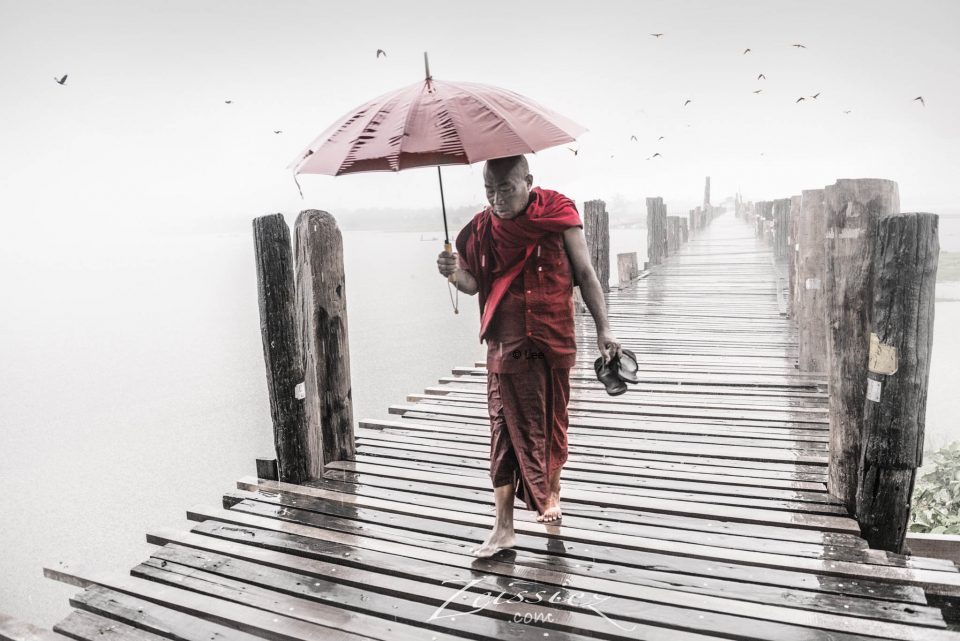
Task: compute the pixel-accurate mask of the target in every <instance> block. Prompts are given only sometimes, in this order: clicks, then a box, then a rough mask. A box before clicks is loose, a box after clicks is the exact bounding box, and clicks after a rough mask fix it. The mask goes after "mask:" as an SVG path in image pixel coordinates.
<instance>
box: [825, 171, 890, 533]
mask: <svg viewBox="0 0 960 641" xmlns="http://www.w3.org/2000/svg"><path fill="white" fill-rule="evenodd" d="M824 206H825V209H826V218H827V230H826V236H825V237H826V246H825V256H826V272H825V273H826V279H825V280H826V290H827V291H826V294H827V314H828V316H827V318H828V319H829V331H828V340H827V350H828V354H829V357H828V358H829V363H830V367H829V372H830V456H829V460H830V464H829V478H828V485H827V489H828V491H829V492H830V493H831V494H833V495H834V496H836V497H837V498H839V499H840V500H841V501H843V503H844V504H845V505H846V507H847V509H848V510H849V511H850V513H851V514H853V513H855V510H856V496H857V465H858V464H859V459H860V432H861V430H862V428H863V403H864V400H865V399H866V391H867V382H866V367H867V348H868V346H869V337H870V330H869V325H870V305H871V302H872V287H873V255H874V246H875V244H876V238H877V221H878V220H879V219H880V216H883V215H885V214H890V213H894V212H896V211H898V210H899V209H900V195H899V191H898V189H897V183H895V182H893V181H892V180H878V179H872V178H865V179H860V180H851V179H841V180H838V181H837V182H836V184H834V185H829V186H827V187H826V189H825V190H824Z"/></svg>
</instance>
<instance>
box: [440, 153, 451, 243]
mask: <svg viewBox="0 0 960 641" xmlns="http://www.w3.org/2000/svg"><path fill="white" fill-rule="evenodd" d="M437 178H438V179H439V180H440V207H441V208H442V209H443V239H444V242H446V243H447V244H449V243H450V233H449V232H448V231H447V204H446V202H444V199H443V176H442V175H441V174H440V165H437Z"/></svg>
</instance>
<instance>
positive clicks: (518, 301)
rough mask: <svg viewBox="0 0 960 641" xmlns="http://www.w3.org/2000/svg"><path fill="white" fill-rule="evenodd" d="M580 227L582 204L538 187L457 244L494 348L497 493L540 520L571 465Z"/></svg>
mask: <svg viewBox="0 0 960 641" xmlns="http://www.w3.org/2000/svg"><path fill="white" fill-rule="evenodd" d="M574 226H579V227H582V226H583V223H582V221H581V219H580V215H579V213H578V212H577V210H576V206H575V205H574V203H573V201H571V200H570V199H568V198H567V197H565V196H563V195H562V194H559V193H557V192H555V191H550V190H546V189H540V188H534V189H532V190H531V199H530V203H529V204H528V206H527V208H526V210H525V211H524V212H523V213H522V214H520V215H519V216H516V217H515V218H512V219H510V220H501V219H500V218H498V217H497V216H496V215H494V214H493V212H492V210H491V209H489V208H488V209H485V210H484V211H482V212H480V213H479V214H477V215H476V216H475V217H474V219H473V220H472V221H471V223H470V224H468V225H467V226H466V227H464V229H463V230H462V231H461V232H460V234H459V235H458V237H457V240H456V246H457V251H458V252H459V253H460V256H461V259H462V261H463V263H464V265H465V266H466V268H467V269H468V270H469V271H470V272H471V273H472V274H473V275H474V277H475V278H476V279H477V283H478V285H479V291H478V294H479V302H480V312H481V326H480V340H481V341H483V340H484V339H486V340H487V346H488V359H487V363H488V372H487V407H488V412H489V417H490V478H491V480H492V482H493V485H494V487H498V486H500V485H505V484H512V485H514V487H515V493H516V496H517V498H519V499H520V500H522V501H524V503H525V504H526V505H527V508H528V509H535V510H536V511H537V512H539V513H541V514H542V513H543V511H544V510H545V509H546V502H547V497H548V494H549V476H550V474H551V473H552V472H553V471H555V470H556V469H558V468H559V467H561V466H562V465H563V464H564V463H565V462H566V459H567V425H568V417H567V402H568V400H569V397H570V368H571V367H572V366H573V364H574V362H575V360H576V336H575V332H574V322H573V280H574V279H573V274H572V270H571V267H570V263H569V260H568V258H567V256H566V253H565V248H564V243H563V236H562V232H563V231H564V230H566V229H568V228H569V227H574ZM502 347H505V348H506V350H507V351H506V353H497V352H498V351H499V350H500V348H502ZM512 354H519V355H518V356H517V357H516V358H514V357H513V356H512ZM536 356H539V357H536Z"/></svg>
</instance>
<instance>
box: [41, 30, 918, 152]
mask: <svg viewBox="0 0 960 641" xmlns="http://www.w3.org/2000/svg"><path fill="white" fill-rule="evenodd" d="M650 35H651V36H653V37H654V38H662V37H663V35H664V34H662V33H651V34H650ZM790 46H791V47H796V48H798V49H806V48H807V46H806V45H804V44H801V43H799V42H796V43H793V44H792V45H790ZM751 51H752V49H750V48H749V47H747V48H746V49H744V50H743V54H742V55H747V54H748V53H750V52H751ZM380 56H383V57H384V58H386V57H387V52H386V51H384V50H383V49H377V59H378V60H379V59H380ZM766 79H767V77H766V76H765V75H764V74H762V73H761V74H759V75H757V80H766ZM54 81H55V82H56V83H57V84H59V85H65V84H66V82H67V74H63V76H61V77H59V78H56V77H54ZM762 91H763V89H757V90H755V91H754V92H753V93H755V94H759V93H761V92H762ZM819 96H820V92H819V91H818V92H817V93H815V94H813V95H812V96H810V98H811V99H813V100H816V99H817V97H819ZM806 99H807V97H806V96H800V97H799V98H797V99H796V100H795V101H794V104H796V103H798V102H802V101H804V100H806ZM913 100H914V101H917V100H919V101H920V104H921V105H923V106H924V107H926V106H927V103H926V102H925V101H924V99H923V96H917V97H916V98H914V99H913ZM223 102H224V103H226V104H228V105H230V104H233V101H232V100H224V101H223ZM691 102H693V100H692V99H690V98H688V99H686V100H684V102H683V106H684V107H686V106H687V105H689V104H690V103H691ZM850 112H851V110H850V109H845V110H844V112H843V113H844V114H849V113H850ZM687 126H688V127H689V126H690V125H687ZM273 133H275V134H282V133H283V130H282V129H274V130H273ZM663 138H664V137H663V136H660V138H658V139H657V142H660V141H661V140H663ZM630 141H631V142H637V137H636V136H635V135H631V136H630ZM567 149H569V150H570V151H572V152H573V155H574V156H576V155H577V154H578V153H580V150H579V149H574V148H573V147H567ZM760 155H761V156H762V155H763V154H762V153H761V154H760ZM610 157H611V158H613V156H610ZM662 157H663V156H662V155H661V154H660V152H656V153H654V154H653V155H651V156H648V157H647V158H646V159H645V160H650V159H651V158H662Z"/></svg>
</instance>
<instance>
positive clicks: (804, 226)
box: [797, 189, 827, 372]
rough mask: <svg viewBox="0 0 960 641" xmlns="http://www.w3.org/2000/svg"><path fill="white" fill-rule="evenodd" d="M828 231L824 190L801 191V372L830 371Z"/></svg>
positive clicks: (799, 331) (798, 281)
mask: <svg viewBox="0 0 960 641" xmlns="http://www.w3.org/2000/svg"><path fill="white" fill-rule="evenodd" d="M826 231H827V219H826V212H825V211H824V208H823V190H822V189H804V190H803V191H802V192H801V194H800V222H799V225H798V233H797V236H798V242H799V243H800V254H799V256H800V259H799V260H798V261H797V263H798V265H799V274H798V276H797V291H798V292H799V294H800V304H799V314H798V319H797V330H798V333H799V342H800V371H803V372H826V371H827V310H826V307H825V305H824V296H823V294H824V288H823V281H824V268H825V264H826V263H825V260H826V259H825V258H824V255H823V247H824V242H825V239H824V234H825V233H826Z"/></svg>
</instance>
